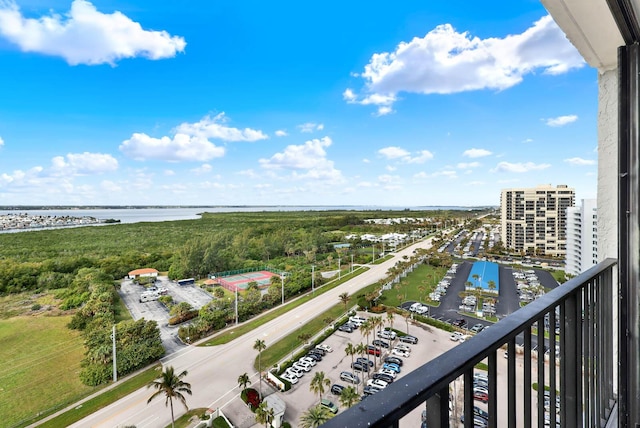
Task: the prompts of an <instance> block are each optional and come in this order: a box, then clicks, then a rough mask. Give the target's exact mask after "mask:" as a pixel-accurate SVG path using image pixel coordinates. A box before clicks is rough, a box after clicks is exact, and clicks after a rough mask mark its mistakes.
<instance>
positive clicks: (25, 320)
mask: <svg viewBox="0 0 640 428" xmlns="http://www.w3.org/2000/svg"><path fill="white" fill-rule="evenodd" d="M70 319H71V316H42V315H41V316H21V317H14V318H10V319H6V320H0V361H2V369H0V415H2V417H3V419H2V422H1V423H0V425H2V426H15V425H18V424H19V423H20V422H21V421H23V420H25V419H30V418H33V417H34V416H36V415H37V414H38V413H40V412H43V413H44V412H50V411H51V410H52V408H56V409H57V408H61V407H63V406H64V405H68V404H70V403H71V402H73V401H75V400H77V399H78V398H80V397H82V396H85V395H86V394H88V393H90V392H92V391H94V390H95V388H90V387H88V386H85V385H83V384H82V383H81V382H80V379H79V378H78V371H79V370H80V361H81V360H82V357H83V353H84V347H83V345H82V338H81V336H80V334H79V332H77V331H73V330H69V329H68V328H67V327H66V325H67V323H68V322H69V320H70Z"/></svg>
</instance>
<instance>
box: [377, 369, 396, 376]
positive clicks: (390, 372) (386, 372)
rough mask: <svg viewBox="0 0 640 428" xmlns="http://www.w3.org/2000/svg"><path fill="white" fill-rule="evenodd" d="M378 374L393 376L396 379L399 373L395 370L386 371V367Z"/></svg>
mask: <svg viewBox="0 0 640 428" xmlns="http://www.w3.org/2000/svg"><path fill="white" fill-rule="evenodd" d="M378 373H380V374H384V375H388V376H391V377H392V378H394V379H395V378H396V376H398V373H397V372H395V371H393V370H389V369H385V368H384V367H383V368H381V369H380V370H378Z"/></svg>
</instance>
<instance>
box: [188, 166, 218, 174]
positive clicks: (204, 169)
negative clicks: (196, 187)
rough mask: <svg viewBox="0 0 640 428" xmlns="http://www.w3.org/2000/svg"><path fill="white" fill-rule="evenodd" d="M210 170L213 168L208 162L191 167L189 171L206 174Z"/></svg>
mask: <svg viewBox="0 0 640 428" xmlns="http://www.w3.org/2000/svg"><path fill="white" fill-rule="evenodd" d="M212 170H213V167H212V166H211V165H209V164H208V163H203V164H202V165H200V166H199V167H197V168H193V169H192V170H191V172H193V173H194V174H198V175H202V174H208V173H210V172H211V171H212Z"/></svg>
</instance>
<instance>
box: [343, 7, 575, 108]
mask: <svg viewBox="0 0 640 428" xmlns="http://www.w3.org/2000/svg"><path fill="white" fill-rule="evenodd" d="M584 64H585V63H584V60H583V59H582V57H581V56H580V54H579V53H578V51H577V50H576V49H575V48H574V47H573V45H572V44H571V43H570V42H569V41H568V40H567V38H566V37H565V35H564V33H563V32H562V30H560V28H559V27H558V26H557V25H556V23H555V22H554V21H553V19H552V18H551V16H549V15H547V16H544V17H542V18H541V19H539V20H538V21H536V22H535V23H534V24H533V25H532V26H531V27H530V28H528V29H527V30H525V31H524V32H523V33H521V34H513V35H507V36H505V37H503V38H499V37H491V38H487V39H480V38H479V37H472V36H471V35H470V34H469V33H467V32H462V33H459V32H457V31H456V30H455V29H454V28H453V27H452V26H451V25H450V24H443V25H439V26H437V27H436V28H434V29H433V30H431V31H430V32H428V33H427V34H426V35H425V36H424V37H414V38H413V40H411V41H409V42H401V43H399V44H398V46H397V47H396V49H395V50H394V51H393V52H382V53H376V54H373V55H372V57H371V59H370V60H369V63H368V64H367V65H366V66H365V68H364V72H363V73H361V74H360V77H362V78H363V79H364V81H365V88H364V90H363V92H364V93H365V95H364V96H362V97H359V96H358V95H357V94H356V92H354V91H353V89H347V90H345V92H344V93H343V98H344V99H345V100H346V101H347V102H349V103H358V104H364V100H373V97H379V99H380V102H378V103H376V102H373V101H371V102H370V104H376V105H385V106H387V107H391V104H392V103H393V102H395V100H396V96H397V94H398V93H400V92H409V93H420V94H434V93H437V94H451V93H457V92H463V91H472V90H481V89H496V90H504V89H507V88H510V87H512V86H514V85H517V84H518V83H520V82H521V81H522V80H523V78H524V76H525V75H527V74H529V73H534V72H537V71H539V70H541V71H542V72H543V73H544V74H561V73H566V72H567V71H569V70H571V69H574V68H580V67H583V66H584ZM359 98H360V100H359ZM382 100H384V104H383V101H382Z"/></svg>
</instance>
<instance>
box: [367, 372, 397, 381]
mask: <svg viewBox="0 0 640 428" xmlns="http://www.w3.org/2000/svg"><path fill="white" fill-rule="evenodd" d="M371 378H372V379H380V380H383V381H385V382H387V383H392V382H393V378H392V377H391V376H389V375H387V374H383V373H374V374H373V376H371Z"/></svg>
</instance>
